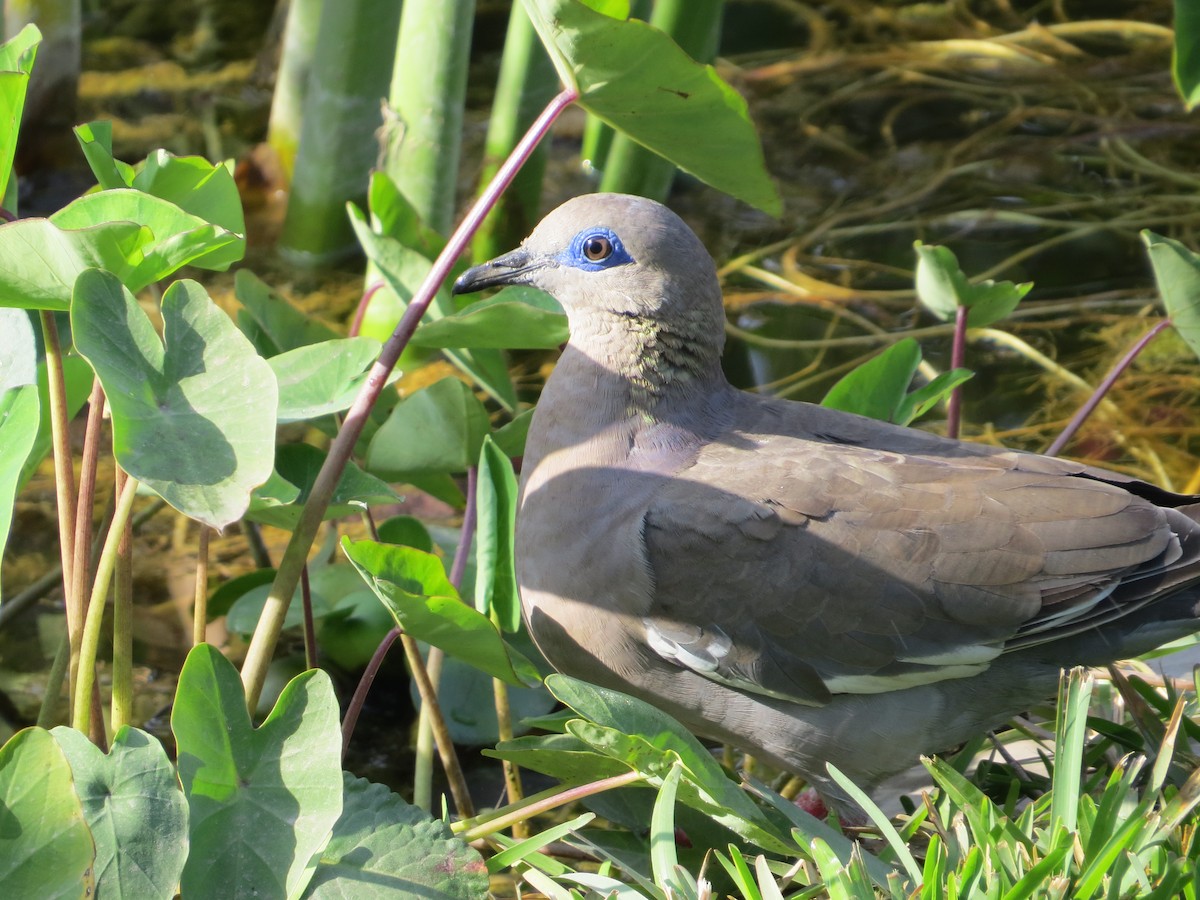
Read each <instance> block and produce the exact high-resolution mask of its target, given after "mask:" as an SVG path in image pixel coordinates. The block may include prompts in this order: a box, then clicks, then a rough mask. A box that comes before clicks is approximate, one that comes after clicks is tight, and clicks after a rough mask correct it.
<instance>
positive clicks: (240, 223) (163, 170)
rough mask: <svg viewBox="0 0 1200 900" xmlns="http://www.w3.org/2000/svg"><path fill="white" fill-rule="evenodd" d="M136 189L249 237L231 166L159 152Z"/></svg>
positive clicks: (138, 179)
mask: <svg viewBox="0 0 1200 900" xmlns="http://www.w3.org/2000/svg"><path fill="white" fill-rule="evenodd" d="M132 186H133V187H134V188H136V189H137V190H139V191H145V192H146V193H147V194H153V195H154V196H155V197H161V198H162V199H163V200H169V201H170V202H171V203H174V204H175V205H176V206H178V207H179V208H180V209H182V210H183V211H184V212H186V213H190V214H191V215H193V216H199V217H200V218H201V219H203V220H204V221H205V222H211V223H212V224H213V225H219V226H220V227H221V228H224V229H225V230H226V231H228V232H231V233H233V234H239V235H244V234H245V233H246V220H245V217H244V216H243V214H242V200H241V197H240V196H239V195H238V187H237V183H236V182H235V181H234V180H233V164H232V163H231V162H226V163H216V164H214V163H210V162H209V161H208V160H207V159H205V158H204V157H202V156H175V155H174V154H171V153H168V152H167V151H166V150H155V151H154V152H153V153H151V154H150V155H149V156H147V157H146V161H145V162H144V163H142V165H141V168H140V169H139V170H138V173H137V175H136V176H134V179H133V185H132ZM237 258H238V259H240V258H241V257H240V255H239V256H238V257H237ZM233 261H235V260H231V262H233Z"/></svg>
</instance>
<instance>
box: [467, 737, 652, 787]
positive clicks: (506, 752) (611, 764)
mask: <svg viewBox="0 0 1200 900" xmlns="http://www.w3.org/2000/svg"><path fill="white" fill-rule="evenodd" d="M483 755H484V756H491V757H494V758H496V759H507V760H510V761H512V762H513V763H515V764H516V765H518V766H520V767H521V768H522V769H531V770H532V771H534V772H541V773H543V774H544V775H550V776H551V777H553V778H557V779H558V780H559V781H561V782H563V783H564V784H586V783H587V782H589V781H600V780H601V779H603V778H612V777H613V776H615V775H622V774H624V773H626V772H628V771H629V766H627V765H625V764H624V763H623V762H619V761H618V760H615V759H612V758H611V757H608V756H603V755H601V754H598V753H596V751H594V750H593V749H592V748H591V747H589V746H588V745H587V744H585V743H584V742H583V741H581V740H580V739H579V738H577V737H575V736H574V735H570V734H542V735H537V736H533V737H520V738H514V739H512V740H509V741H501V742H500V743H499V744H497V745H496V749H495V750H488V749H485V750H484V751H483Z"/></svg>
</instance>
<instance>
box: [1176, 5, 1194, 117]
mask: <svg viewBox="0 0 1200 900" xmlns="http://www.w3.org/2000/svg"><path fill="white" fill-rule="evenodd" d="M1171 76H1172V77H1173V78H1174V79H1175V89H1176V90H1178V91H1179V96H1180V97H1182V98H1183V103H1184V106H1186V107H1187V109H1188V111H1191V110H1193V109H1195V108H1196V104H1198V103H1200V3H1196V0H1175V44H1174V47H1173V48H1172V53H1171Z"/></svg>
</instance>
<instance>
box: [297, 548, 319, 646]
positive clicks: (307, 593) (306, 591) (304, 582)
mask: <svg viewBox="0 0 1200 900" xmlns="http://www.w3.org/2000/svg"><path fill="white" fill-rule="evenodd" d="M300 602H301V603H302V604H304V665H305V666H306V667H308V668H310V669H315V668H316V667H317V627H316V623H315V622H313V611H312V587H311V586H310V585H309V583H308V566H307V565H305V566H304V568H303V569H301V570H300Z"/></svg>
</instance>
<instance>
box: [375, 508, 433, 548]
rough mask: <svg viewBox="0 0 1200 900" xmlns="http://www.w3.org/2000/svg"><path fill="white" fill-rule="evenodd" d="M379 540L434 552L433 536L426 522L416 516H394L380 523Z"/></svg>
mask: <svg viewBox="0 0 1200 900" xmlns="http://www.w3.org/2000/svg"><path fill="white" fill-rule="evenodd" d="M379 540H380V541H381V542H382V543H384V544H403V545H404V546H405V547H416V548H417V549H418V550H424V551H425V552H426V553H432V552H433V538H432V537H430V535H429V529H428V528H426V527H425V523H424V522H422V521H421V520H420V519H418V518H417V517H416V516H392V517H391V518H390V519H388V520H386V521H384V522H380V523H379Z"/></svg>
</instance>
